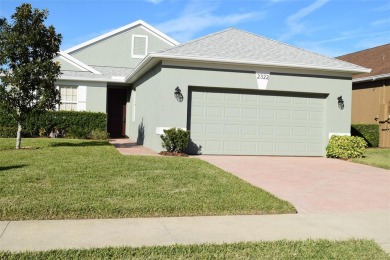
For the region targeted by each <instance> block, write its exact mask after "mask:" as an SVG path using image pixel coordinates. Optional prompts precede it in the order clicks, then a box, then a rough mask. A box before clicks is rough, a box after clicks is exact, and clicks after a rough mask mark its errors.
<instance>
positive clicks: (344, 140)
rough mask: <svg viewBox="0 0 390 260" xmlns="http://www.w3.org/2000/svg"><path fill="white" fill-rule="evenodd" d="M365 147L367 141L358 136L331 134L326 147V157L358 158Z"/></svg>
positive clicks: (361, 155)
mask: <svg viewBox="0 0 390 260" xmlns="http://www.w3.org/2000/svg"><path fill="white" fill-rule="evenodd" d="M366 148H367V142H366V141H364V139H363V138H361V137H358V136H337V135H333V136H332V137H331V138H330V140H329V144H328V146H327V147H326V157H331V158H360V157H363V153H364V151H365V149H366Z"/></svg>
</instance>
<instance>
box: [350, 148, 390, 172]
mask: <svg viewBox="0 0 390 260" xmlns="http://www.w3.org/2000/svg"><path fill="white" fill-rule="evenodd" d="M364 156H365V157H364V158H355V159H351V160H352V161H353V162H357V163H362V164H367V165H371V166H375V167H380V168H383V169H387V170H390V148H369V149H367V150H366V152H365V153H364Z"/></svg>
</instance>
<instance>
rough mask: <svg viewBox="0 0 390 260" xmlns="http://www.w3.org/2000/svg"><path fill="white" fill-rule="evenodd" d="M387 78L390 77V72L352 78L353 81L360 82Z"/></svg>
mask: <svg viewBox="0 0 390 260" xmlns="http://www.w3.org/2000/svg"><path fill="white" fill-rule="evenodd" d="M386 78H390V73H386V74H380V75H374V76H369V77H363V78H355V79H352V82H353V83H358V82H365V81H375V80H381V79H386Z"/></svg>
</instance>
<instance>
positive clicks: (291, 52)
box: [159, 28, 365, 71]
mask: <svg viewBox="0 0 390 260" xmlns="http://www.w3.org/2000/svg"><path fill="white" fill-rule="evenodd" d="M159 54H162V55H170V56H183V57H194V58H207V59H217V60H221V59H223V60H230V61H242V62H243V63H245V62H248V63H250V62H251V63H259V64H264V65H267V64H269V65H280V66H283V65H285V66H293V65H297V66H302V67H307V68H311V67H312V68H323V69H326V68H327V69H332V68H334V69H338V70H343V69H344V70H347V71H364V70H365V68H363V67H360V66H358V65H355V64H351V63H348V62H344V61H340V60H337V59H334V58H329V57H326V56H323V55H320V54H317V53H313V52H310V51H307V50H303V49H300V48H297V47H293V46H291V45H288V44H285V43H281V42H278V41H275V40H271V39H268V38H265V37H262V36H258V35H255V34H252V33H249V32H245V31H242V30H238V29H234V28H231V29H227V30H224V31H221V32H217V33H214V34H210V35H207V36H204V37H202V38H199V39H197V40H194V41H191V42H188V43H185V44H181V45H178V46H175V47H172V48H170V49H167V50H164V51H162V52H159Z"/></svg>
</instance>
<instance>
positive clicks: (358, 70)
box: [155, 53, 371, 74]
mask: <svg viewBox="0 0 390 260" xmlns="http://www.w3.org/2000/svg"><path fill="white" fill-rule="evenodd" d="M155 57H159V58H161V59H173V60H182V61H200V62H202V61H203V62H210V63H225V64H238V65H256V66H269V67H279V68H280V67H285V68H298V69H310V70H326V71H338V72H349V73H353V74H359V73H369V72H371V69H368V68H364V67H359V68H356V69H353V68H343V67H327V66H313V65H306V64H293V63H283V62H272V61H271V62H268V61H267V62H266V61H264V62H261V61H260V62H259V61H246V60H229V59H216V58H207V57H206V58H204V57H191V56H177V55H165V54H163V53H160V54H157V55H155Z"/></svg>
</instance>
